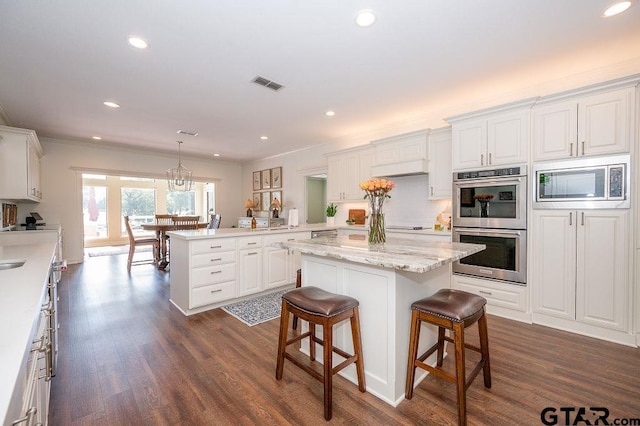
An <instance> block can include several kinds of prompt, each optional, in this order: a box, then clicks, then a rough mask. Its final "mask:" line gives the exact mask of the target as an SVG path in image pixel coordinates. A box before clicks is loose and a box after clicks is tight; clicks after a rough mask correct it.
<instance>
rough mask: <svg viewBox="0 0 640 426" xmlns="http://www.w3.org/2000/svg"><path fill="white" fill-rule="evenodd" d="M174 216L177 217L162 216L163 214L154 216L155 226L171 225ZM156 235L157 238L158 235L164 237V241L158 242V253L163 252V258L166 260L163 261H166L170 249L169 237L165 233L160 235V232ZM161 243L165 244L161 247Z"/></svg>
mask: <svg viewBox="0 0 640 426" xmlns="http://www.w3.org/2000/svg"><path fill="white" fill-rule="evenodd" d="M176 216H177V215H175V214H164V213H163V214H156V225H173V220H172V218H174V217H176ZM156 235H157V236H158V238H160V235H164V237H163V238H164V241H160V246H161V249H160V251H161V252H164V256H165V258H166V259H164V260H167V261H168V258H169V248H170V247H169V236H168V235H167V234H166V233H160V232H158V233H157V234H156ZM163 242H164V244H165V245H164V247H163V246H162V243H163ZM161 256H162V254H161Z"/></svg>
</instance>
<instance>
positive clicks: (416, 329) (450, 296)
mask: <svg viewBox="0 0 640 426" xmlns="http://www.w3.org/2000/svg"><path fill="white" fill-rule="evenodd" d="M486 303H487V301H486V300H485V299H484V298H483V297H480V296H477V295H475V294H472V293H467V292H465V291H460V290H453V289H442V290H439V291H438V292H437V293H436V294H434V295H433V296H431V297H427V298H424V299H421V300H418V301H417V302H414V303H413V304H412V305H411V310H412V314H411V333H410V340H409V361H408V363H407V382H406V388H405V397H406V398H407V399H411V397H412V396H413V384H414V380H415V376H416V367H420V368H422V369H424V370H427V371H428V372H430V373H433V374H435V375H436V376H438V377H441V378H443V379H445V380H448V381H450V382H452V383H455V384H456V387H457V394H458V424H460V425H466V424H467V400H466V395H467V388H469V385H471V383H472V382H473V380H474V379H475V377H476V376H477V375H478V373H479V372H480V370H481V369H482V371H483V374H484V386H485V387H486V388H490V387H491V369H490V365H489V338H488V334H487V317H486V315H485V305H486ZM422 321H425V322H427V323H429V324H434V325H436V326H438V341H437V343H436V344H435V345H433V346H432V347H431V348H429V349H428V350H427V351H426V352H425V353H424V354H422V355H420V356H418V343H419V339H420V325H421V323H422ZM476 321H477V322H478V331H479V333H480V347H479V348H478V347H476V346H473V345H470V344H466V343H465V342H464V329H465V328H467V327H469V326H470V325H472V324H475V322H476ZM446 329H448V330H450V331H451V332H452V334H453V338H451V337H446V336H445V330H446ZM445 340H446V341H448V342H451V343H453V344H454V346H455V361H456V372H455V376H454V375H451V374H449V373H446V372H444V371H443V370H442V369H440V368H438V367H442V359H443V352H444V341H445ZM465 348H467V349H471V350H473V351H476V352H479V353H480V354H481V358H480V361H479V362H478V363H477V364H476V365H475V367H474V368H473V370H472V371H471V374H470V375H469V378H468V379H467V378H466V371H465V363H464V362H465V359H464V351H465ZM436 349H437V350H438V355H437V367H432V366H430V365H427V364H425V363H424V360H425V359H427V358H428V357H429V356H430V355H431V354H432V353H433V352H435V351H436Z"/></svg>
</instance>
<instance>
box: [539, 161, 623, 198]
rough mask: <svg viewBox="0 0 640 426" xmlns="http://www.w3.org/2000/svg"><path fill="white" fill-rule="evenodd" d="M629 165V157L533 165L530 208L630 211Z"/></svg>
mask: <svg viewBox="0 0 640 426" xmlns="http://www.w3.org/2000/svg"><path fill="white" fill-rule="evenodd" d="M629 164H630V156H629V155H616V156H610V157H595V158H582V159H578V160H567V161H560V162H553V163H538V164H534V166H533V179H532V181H533V194H534V198H533V208H534V209H616V208H617V209H623V208H629V207H630V206H631V202H630V200H629V182H630V177H629V175H630V173H629Z"/></svg>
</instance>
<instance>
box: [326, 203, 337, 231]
mask: <svg viewBox="0 0 640 426" xmlns="http://www.w3.org/2000/svg"><path fill="white" fill-rule="evenodd" d="M336 213H338V206H336V205H335V204H333V203H331V204H329V205H328V206H327V225H331V226H333V225H334V224H335V216H336Z"/></svg>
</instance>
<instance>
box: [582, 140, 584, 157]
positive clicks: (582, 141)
mask: <svg viewBox="0 0 640 426" xmlns="http://www.w3.org/2000/svg"><path fill="white" fill-rule="evenodd" d="M582 155H584V141H582Z"/></svg>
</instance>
